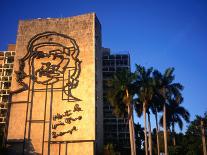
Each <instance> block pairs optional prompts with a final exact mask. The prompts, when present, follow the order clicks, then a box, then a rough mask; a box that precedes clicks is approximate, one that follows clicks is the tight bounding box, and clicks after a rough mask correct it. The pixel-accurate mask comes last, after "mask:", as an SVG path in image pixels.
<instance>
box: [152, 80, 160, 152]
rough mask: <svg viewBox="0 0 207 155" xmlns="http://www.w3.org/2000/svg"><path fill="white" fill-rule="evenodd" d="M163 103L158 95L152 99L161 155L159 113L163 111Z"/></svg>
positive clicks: (158, 147)
mask: <svg viewBox="0 0 207 155" xmlns="http://www.w3.org/2000/svg"><path fill="white" fill-rule="evenodd" d="M154 88H155V92H156V89H157V87H156V82H155V87H154ZM162 107H163V106H162V101H161V100H160V97H159V96H157V95H156V94H155V95H154V97H153V99H152V104H151V107H150V109H151V111H152V113H153V114H154V116H155V124H156V141H157V154H158V155H160V140H159V132H160V129H159V125H158V112H161V111H162V109H163V108H162Z"/></svg>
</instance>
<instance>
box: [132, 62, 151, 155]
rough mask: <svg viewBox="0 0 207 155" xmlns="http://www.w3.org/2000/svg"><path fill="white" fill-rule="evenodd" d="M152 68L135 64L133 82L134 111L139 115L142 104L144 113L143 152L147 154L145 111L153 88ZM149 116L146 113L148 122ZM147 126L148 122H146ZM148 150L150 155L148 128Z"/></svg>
mask: <svg viewBox="0 0 207 155" xmlns="http://www.w3.org/2000/svg"><path fill="white" fill-rule="evenodd" d="M152 71H153V68H152V67H151V68H149V69H146V68H145V67H143V66H140V65H137V64H136V74H137V81H136V82H135V85H136V92H137V95H138V100H137V101H138V102H137V104H136V111H137V113H138V115H139V113H140V109H141V108H140V106H142V112H143V115H144V137H145V154H146V155H148V146H147V145H148V143H147V122H146V113H147V112H148V108H149V105H150V103H151V100H152V98H153V95H154V88H153V78H152V76H151V74H152ZM149 120H150V118H149V115H148V122H149ZM148 126H149V128H151V126H150V122H149V124H148ZM149 137H150V138H149V144H150V145H149V151H150V155H152V139H151V131H150V130H149Z"/></svg>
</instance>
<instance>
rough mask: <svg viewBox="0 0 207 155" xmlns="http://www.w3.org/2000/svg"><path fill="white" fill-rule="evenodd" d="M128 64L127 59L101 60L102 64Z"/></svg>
mask: <svg viewBox="0 0 207 155" xmlns="http://www.w3.org/2000/svg"><path fill="white" fill-rule="evenodd" d="M115 64H116V65H117V66H119V65H129V61H128V59H127V60H116V61H115V60H103V66H114V65H115Z"/></svg>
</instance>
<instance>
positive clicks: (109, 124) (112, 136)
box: [102, 48, 130, 150]
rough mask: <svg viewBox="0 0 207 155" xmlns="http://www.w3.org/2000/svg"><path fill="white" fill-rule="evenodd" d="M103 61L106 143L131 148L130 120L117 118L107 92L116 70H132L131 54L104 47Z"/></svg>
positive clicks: (120, 147)
mask: <svg viewBox="0 0 207 155" xmlns="http://www.w3.org/2000/svg"><path fill="white" fill-rule="evenodd" d="M102 51H103V52H102V54H103V57H102V63H103V88H104V91H103V99H104V101H103V104H104V105H103V109H104V110H103V111H104V144H105V145H107V144H114V145H115V146H117V147H118V148H119V149H121V150H123V149H126V150H127V149H129V148H130V139H129V128H128V120H127V117H125V118H117V117H116V116H115V115H114V114H113V107H112V106H111V105H110V104H109V102H108V100H107V97H106V93H107V87H106V86H105V85H106V81H107V80H108V79H111V78H112V77H113V75H114V74H115V73H116V72H119V71H121V70H124V69H127V70H130V56H129V54H111V52H110V49H109V48H103V49H102Z"/></svg>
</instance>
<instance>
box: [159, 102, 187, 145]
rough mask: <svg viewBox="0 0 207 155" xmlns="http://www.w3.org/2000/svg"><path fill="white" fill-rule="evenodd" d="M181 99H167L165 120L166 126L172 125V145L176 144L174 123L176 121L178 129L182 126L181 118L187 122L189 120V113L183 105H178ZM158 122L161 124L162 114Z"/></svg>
mask: <svg viewBox="0 0 207 155" xmlns="http://www.w3.org/2000/svg"><path fill="white" fill-rule="evenodd" d="M182 101H183V98H181V99H179V100H178V99H174V98H172V99H169V104H168V105H167V106H166V112H167V113H166V121H167V127H168V128H169V129H170V126H172V135H173V145H174V146H176V140H175V123H178V126H179V128H180V130H182V128H183V121H182V119H183V120H185V121H186V122H187V123H189V122H190V113H189V112H188V111H187V110H186V109H185V108H184V107H183V106H180V105H181V103H182ZM160 124H161V125H162V126H163V116H162V117H161V119H160Z"/></svg>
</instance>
